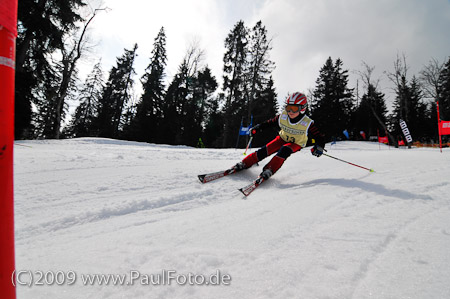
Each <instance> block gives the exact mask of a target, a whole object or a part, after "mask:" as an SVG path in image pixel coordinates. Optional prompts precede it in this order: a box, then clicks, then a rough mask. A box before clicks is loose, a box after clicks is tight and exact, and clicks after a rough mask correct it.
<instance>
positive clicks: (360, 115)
mask: <svg viewBox="0 0 450 299" xmlns="http://www.w3.org/2000/svg"><path fill="white" fill-rule="evenodd" d="M386 113H387V108H386V103H385V100H384V94H383V93H381V92H378V91H377V90H376V87H375V86H373V85H372V84H369V86H368V88H367V91H366V93H365V94H364V95H363V96H362V98H361V103H360V104H359V106H358V108H357V109H356V111H355V114H354V118H355V124H354V126H355V129H356V130H357V132H356V133H358V132H359V131H364V132H365V133H366V134H367V135H368V136H376V135H377V134H378V133H380V135H382V136H384V135H385V124H386Z"/></svg>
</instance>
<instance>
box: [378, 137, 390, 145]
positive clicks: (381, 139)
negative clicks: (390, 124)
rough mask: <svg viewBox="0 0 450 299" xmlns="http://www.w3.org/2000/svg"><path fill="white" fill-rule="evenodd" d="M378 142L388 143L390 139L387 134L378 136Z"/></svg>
mask: <svg viewBox="0 0 450 299" xmlns="http://www.w3.org/2000/svg"><path fill="white" fill-rule="evenodd" d="M378 142H379V143H385V144H388V143H389V140H388V138H387V136H385V137H378Z"/></svg>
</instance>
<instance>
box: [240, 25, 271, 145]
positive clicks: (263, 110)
mask: <svg viewBox="0 0 450 299" xmlns="http://www.w3.org/2000/svg"><path fill="white" fill-rule="evenodd" d="M249 35H250V37H249V51H248V55H247V57H248V70H247V72H246V73H247V74H246V76H245V77H246V81H247V82H246V84H247V85H248V87H247V88H246V91H247V92H248V94H247V96H246V98H247V105H246V106H247V110H248V112H247V123H248V122H249V121H250V120H251V118H252V116H253V117H254V119H253V122H254V124H256V123H261V122H262V121H265V120H267V119H269V118H271V117H274V116H275V115H276V113H277V99H276V97H277V95H276V92H275V88H274V83H273V79H272V76H271V74H272V71H273V70H274V68H275V67H274V63H273V62H272V61H271V60H270V57H269V54H270V50H272V41H271V40H270V39H268V37H267V30H266V28H265V26H263V25H262V22H261V21H258V22H257V23H256V25H255V26H254V27H253V28H252V30H251V31H250V32H249ZM267 135H268V136H272V134H271V132H265V133H264V134H260V135H259V136H258V138H256V139H255V144H258V142H259V141H261V142H264V140H267ZM246 143H247V142H246Z"/></svg>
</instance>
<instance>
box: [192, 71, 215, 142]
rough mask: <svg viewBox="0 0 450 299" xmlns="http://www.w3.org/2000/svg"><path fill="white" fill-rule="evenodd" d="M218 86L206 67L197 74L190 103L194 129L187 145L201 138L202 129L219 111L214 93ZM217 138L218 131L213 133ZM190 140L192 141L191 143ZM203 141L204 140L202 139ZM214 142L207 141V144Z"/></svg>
mask: <svg viewBox="0 0 450 299" xmlns="http://www.w3.org/2000/svg"><path fill="white" fill-rule="evenodd" d="M217 87H218V84H217V81H216V78H215V77H214V76H213V75H212V73H211V69H210V68H209V67H208V66H206V67H205V68H203V69H202V70H200V71H199V72H198V73H197V76H196V78H195V86H194V96H193V101H192V104H193V105H192V108H194V111H193V120H194V121H195V122H194V127H193V128H192V130H193V131H192V133H193V134H192V135H191V136H189V140H186V142H187V143H188V144H190V143H191V142H193V141H194V140H193V139H194V138H197V136H203V132H204V129H205V127H206V125H207V123H208V122H209V121H210V120H212V119H213V118H214V114H215V113H217V112H218V111H219V109H218V101H217V98H216V97H215V95H214V93H215V91H216V90H217ZM215 134H216V135H215V136H216V137H217V136H218V135H219V134H220V131H218V132H215ZM191 139H192V141H191ZM203 139H204V138H203ZM211 141H212V142H214V140H208V142H211Z"/></svg>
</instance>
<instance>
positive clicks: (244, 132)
mask: <svg viewBox="0 0 450 299" xmlns="http://www.w3.org/2000/svg"><path fill="white" fill-rule="evenodd" d="M252 126H253V115H252V116H251V120H250V126H248V127H243V126H242V121H241V127H240V128H239V136H242V135H249V134H250V129H251V128H252Z"/></svg>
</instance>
